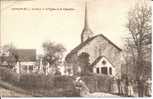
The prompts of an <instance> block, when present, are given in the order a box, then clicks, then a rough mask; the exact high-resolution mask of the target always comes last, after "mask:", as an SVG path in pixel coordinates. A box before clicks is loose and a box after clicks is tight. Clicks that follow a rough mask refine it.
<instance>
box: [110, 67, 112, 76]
mask: <svg viewBox="0 0 153 99" xmlns="http://www.w3.org/2000/svg"><path fill="white" fill-rule="evenodd" d="M109 74H110V75H112V68H111V67H109Z"/></svg>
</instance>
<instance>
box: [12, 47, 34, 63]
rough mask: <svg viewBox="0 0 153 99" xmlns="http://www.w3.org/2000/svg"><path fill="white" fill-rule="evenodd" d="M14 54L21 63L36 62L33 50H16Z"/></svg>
mask: <svg viewBox="0 0 153 99" xmlns="http://www.w3.org/2000/svg"><path fill="white" fill-rule="evenodd" d="M14 52H15V54H16V55H17V56H18V59H19V61H21V62H28V61H36V50H35V49H16V50H15V51H14Z"/></svg>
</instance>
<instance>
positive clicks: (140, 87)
mask: <svg viewBox="0 0 153 99" xmlns="http://www.w3.org/2000/svg"><path fill="white" fill-rule="evenodd" d="M137 90H138V96H139V97H143V96H144V81H143V80H142V79H139V80H138V83H137Z"/></svg>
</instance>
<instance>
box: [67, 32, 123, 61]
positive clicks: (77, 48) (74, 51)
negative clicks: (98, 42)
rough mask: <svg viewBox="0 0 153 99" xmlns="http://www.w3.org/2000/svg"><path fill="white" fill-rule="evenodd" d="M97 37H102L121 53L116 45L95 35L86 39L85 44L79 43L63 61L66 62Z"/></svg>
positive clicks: (101, 35) (100, 35)
mask: <svg viewBox="0 0 153 99" xmlns="http://www.w3.org/2000/svg"><path fill="white" fill-rule="evenodd" d="M97 37H103V38H105V39H106V40H107V41H108V42H109V43H111V44H112V45H113V46H114V47H115V48H117V49H118V50H119V51H122V49H121V48H119V47H118V46H117V45H115V44H114V43H113V42H112V41H110V40H109V39H108V38H107V37H105V36H104V35H103V34H99V35H96V36H94V37H92V38H89V39H87V40H86V41H85V42H83V43H80V44H79V45H78V46H77V47H75V48H74V49H73V50H72V51H71V52H70V53H68V54H67V56H66V58H65V60H66V61H68V60H69V59H70V58H71V56H72V55H73V54H75V53H77V52H78V51H79V50H80V49H81V48H83V47H84V46H86V45H87V44H88V43H90V42H91V41H92V40H94V39H95V38H97Z"/></svg>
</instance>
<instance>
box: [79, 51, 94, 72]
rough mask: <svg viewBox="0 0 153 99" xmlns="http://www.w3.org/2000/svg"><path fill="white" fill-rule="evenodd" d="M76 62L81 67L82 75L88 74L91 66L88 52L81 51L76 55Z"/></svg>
mask: <svg viewBox="0 0 153 99" xmlns="http://www.w3.org/2000/svg"><path fill="white" fill-rule="evenodd" d="M78 62H79V66H80V67H81V74H82V75H88V74H89V73H91V72H92V68H91V66H90V63H89V54H88V53H85V52H83V53H81V54H80V55H79V56H78Z"/></svg>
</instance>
